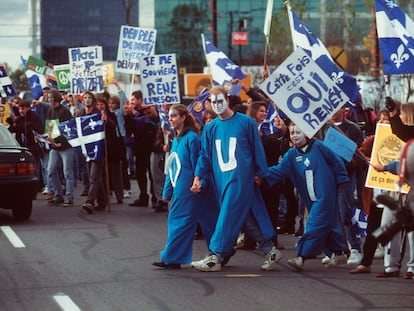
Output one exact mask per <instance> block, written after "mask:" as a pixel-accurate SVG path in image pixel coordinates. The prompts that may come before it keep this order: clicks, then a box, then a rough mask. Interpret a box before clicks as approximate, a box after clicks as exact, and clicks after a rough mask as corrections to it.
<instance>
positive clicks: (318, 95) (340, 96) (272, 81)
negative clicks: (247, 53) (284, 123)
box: [260, 48, 349, 138]
mask: <svg viewBox="0 0 414 311" xmlns="http://www.w3.org/2000/svg"><path fill="white" fill-rule="evenodd" d="M260 88H261V89H262V90H263V91H264V92H265V93H266V94H267V95H268V96H269V97H270V98H271V99H272V100H273V102H274V103H275V104H276V106H277V107H278V108H279V109H280V110H282V111H283V112H284V113H285V114H286V115H287V116H288V117H289V118H290V119H291V120H292V121H293V122H295V123H296V125H297V126H298V127H300V128H301V129H302V130H303V131H304V132H305V134H306V135H307V136H308V137H310V138H311V137H313V136H314V135H315V134H316V132H317V131H318V130H319V129H320V128H321V127H322V126H323V124H324V123H325V122H326V121H328V120H329V119H330V118H331V117H332V115H333V114H335V112H336V111H338V110H339V109H340V108H341V107H342V106H343V105H345V104H346V103H347V102H348V101H349V98H348V96H347V95H346V94H345V93H344V92H343V91H342V89H341V88H340V87H339V86H337V85H336V84H335V82H334V81H332V80H331V78H330V77H328V76H327V75H326V73H325V72H324V71H323V70H322V69H321V68H320V67H319V66H318V65H317V64H316V62H315V61H314V60H312V58H311V57H310V56H309V55H308V54H306V52H305V51H303V50H302V49H301V48H298V49H296V50H295V51H294V52H293V53H292V54H291V55H290V56H289V57H288V58H287V59H286V60H285V61H284V62H283V63H282V64H281V65H280V66H279V68H278V69H277V70H275V71H274V72H273V73H272V75H271V76H270V77H269V78H267V79H266V80H265V81H264V82H263V83H262V84H261V85H260Z"/></svg>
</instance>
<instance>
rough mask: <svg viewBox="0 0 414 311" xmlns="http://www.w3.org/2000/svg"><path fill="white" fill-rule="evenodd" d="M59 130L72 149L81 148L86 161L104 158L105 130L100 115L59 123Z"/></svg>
mask: <svg viewBox="0 0 414 311" xmlns="http://www.w3.org/2000/svg"><path fill="white" fill-rule="evenodd" d="M59 129H60V132H61V133H62V135H63V136H65V138H66V139H67V140H68V142H69V143H70V144H71V145H72V147H79V148H81V150H82V153H83V155H84V156H85V157H86V160H87V161H94V160H101V159H103V158H104V157H105V130H104V123H103V121H102V119H101V115H100V114H98V113H95V114H91V115H87V116H82V117H77V118H74V119H70V120H68V121H65V122H62V123H60V124H59Z"/></svg>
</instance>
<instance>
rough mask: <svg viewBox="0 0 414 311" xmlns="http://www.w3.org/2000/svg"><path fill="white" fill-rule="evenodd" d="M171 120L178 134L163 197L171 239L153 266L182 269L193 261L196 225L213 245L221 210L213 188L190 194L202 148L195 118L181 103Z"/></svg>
mask: <svg viewBox="0 0 414 311" xmlns="http://www.w3.org/2000/svg"><path fill="white" fill-rule="evenodd" d="M168 119H169V122H170V123H171V126H172V127H173V128H174V130H175V131H176V135H175V136H174V139H173V142H172V146H171V150H170V155H169V157H168V159H167V167H168V173H167V177H166V179H165V183H164V190H163V194H162V197H163V200H162V201H163V202H168V201H170V200H171V206H170V208H169V212H168V239H167V242H166V244H165V247H164V250H163V251H162V252H161V254H160V257H161V261H157V262H154V263H153V265H154V266H157V267H161V268H166V269H179V268H180V267H181V265H182V264H187V263H190V262H191V258H192V247H193V237H194V234H195V232H196V228H197V223H200V226H201V229H202V232H203V236H204V238H205V240H206V243H207V245H208V243H209V242H210V237H211V235H212V233H213V231H214V226H215V224H216V220H217V215H218V211H219V208H218V202H217V200H216V198H215V195H214V193H213V192H214V190H213V189H212V187H208V188H207V189H203V191H202V192H201V193H200V194H194V193H192V192H191V191H190V187H191V185H192V183H193V178H194V169H195V166H196V164H197V158H198V154H199V152H200V145H201V141H200V137H199V135H198V128H197V125H196V121H195V119H194V118H193V117H192V116H191V115H190V114H189V112H188V109H187V107H186V106H184V105H182V104H176V105H173V106H171V108H170V110H169V116H168Z"/></svg>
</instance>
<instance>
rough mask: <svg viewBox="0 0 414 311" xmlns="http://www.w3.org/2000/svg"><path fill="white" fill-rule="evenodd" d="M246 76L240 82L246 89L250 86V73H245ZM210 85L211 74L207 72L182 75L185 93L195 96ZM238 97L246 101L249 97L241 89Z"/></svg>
mask: <svg viewBox="0 0 414 311" xmlns="http://www.w3.org/2000/svg"><path fill="white" fill-rule="evenodd" d="M246 76H247V77H246V78H245V79H243V80H241V81H240V82H241V83H242V84H243V85H244V86H246V87H247V88H248V89H249V88H250V87H251V86H252V75H251V73H246ZM211 87H212V79H211V74H208V73H186V74H185V75H184V92H185V95H187V96H191V97H196V96H197V95H198V94H200V92H201V91H202V90H203V89H204V88H208V89H210V88H211ZM240 98H241V100H242V101H247V99H248V98H249V97H248V96H247V95H246V93H245V92H244V91H243V90H242V91H241V92H240Z"/></svg>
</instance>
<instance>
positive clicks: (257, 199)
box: [191, 86, 282, 271]
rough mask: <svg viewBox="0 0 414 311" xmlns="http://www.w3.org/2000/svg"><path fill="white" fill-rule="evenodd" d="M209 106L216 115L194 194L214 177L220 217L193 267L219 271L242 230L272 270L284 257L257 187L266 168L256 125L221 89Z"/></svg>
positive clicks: (205, 141) (204, 146)
mask: <svg viewBox="0 0 414 311" xmlns="http://www.w3.org/2000/svg"><path fill="white" fill-rule="evenodd" d="M210 96H211V105H212V109H213V111H214V112H215V113H216V114H217V115H218V117H217V118H215V119H214V120H213V121H211V122H210V123H209V124H207V125H206V127H205V128H204V130H203V134H202V144H201V145H202V146H201V152H200V155H199V158H198V161H197V167H196V170H195V177H194V182H193V186H192V187H191V190H192V191H193V192H196V193H198V192H200V191H201V190H202V189H204V184H203V179H206V178H208V177H209V176H212V180H213V182H214V186H215V189H216V192H217V197H218V200H219V204H220V213H219V216H218V219H217V223H216V227H215V230H214V233H213V235H212V237H211V241H210V244H209V250H210V253H209V254H208V255H207V256H206V257H205V258H204V259H202V260H199V261H194V262H192V263H191V266H192V267H193V268H195V269H197V270H200V271H220V270H221V268H222V266H223V265H224V264H225V263H226V261H227V259H228V258H229V256H231V255H232V254H233V251H234V250H233V246H234V245H235V242H236V239H237V237H238V235H239V232H240V230H241V228H242V227H243V230H244V231H247V233H248V234H249V236H250V237H252V238H253V240H254V241H255V242H256V244H257V249H258V250H259V251H261V252H262V253H264V254H265V262H264V264H263V265H262V269H263V270H273V269H274V267H275V266H276V263H277V262H278V261H279V260H280V258H281V257H282V255H281V253H280V251H278V250H277V249H276V248H275V247H274V246H273V242H272V238H273V236H274V235H275V231H274V228H273V226H272V223H271V221H270V218H269V215H268V213H267V211H266V207H265V205H264V202H263V198H262V197H261V193H260V189H259V185H258V184H256V183H255V181H259V180H260V178H264V177H266V175H267V173H268V171H267V164H266V157H265V153H264V150H263V144H262V142H261V140H260V137H259V134H258V131H257V125H256V122H255V121H254V120H253V119H252V118H250V117H248V116H246V115H244V114H240V113H237V112H234V111H233V110H231V109H230V108H229V99H228V96H227V91H226V90H225V89H224V88H223V87H220V86H217V87H213V88H212V89H211V90H210Z"/></svg>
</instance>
